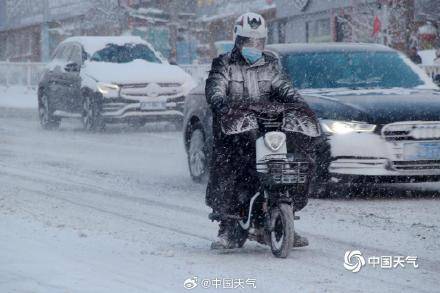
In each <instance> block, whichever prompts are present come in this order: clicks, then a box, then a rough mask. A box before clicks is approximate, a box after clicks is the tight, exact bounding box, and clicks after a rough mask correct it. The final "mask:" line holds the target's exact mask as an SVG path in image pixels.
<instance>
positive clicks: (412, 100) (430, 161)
mask: <svg viewBox="0 0 440 293" xmlns="http://www.w3.org/2000/svg"><path fill="white" fill-rule="evenodd" d="M268 49H269V50H271V51H273V52H275V53H276V54H277V55H278V56H279V57H280V62H281V65H282V66H283V68H284V70H285V72H286V73H287V74H288V75H289V76H290V77H291V80H292V82H293V84H294V86H295V87H296V88H297V89H298V90H299V91H300V92H301V94H302V96H303V97H304V99H305V100H306V102H307V103H308V104H309V105H310V107H311V108H312V109H313V110H314V111H315V113H316V114H317V116H318V118H319V119H320V122H321V126H322V129H323V131H324V133H325V134H326V135H327V137H328V141H329V143H330V147H331V158H327V159H328V160H330V162H329V166H330V167H329V169H328V170H326V171H325V174H321V175H322V176H320V177H321V179H323V178H328V181H327V179H326V180H322V181H324V182H321V185H322V187H323V188H320V189H319V190H321V191H322V192H324V194H325V193H327V192H328V191H329V190H330V188H329V187H331V186H332V185H333V183H343V182H359V183H365V182H414V181H438V180H439V179H440V91H439V89H438V87H437V86H436V85H435V84H434V83H433V82H432V80H431V79H430V78H429V77H428V76H427V75H426V74H425V72H423V70H422V69H421V68H419V67H418V66H416V65H415V64H413V63H412V62H411V61H410V60H409V59H408V58H407V57H405V56H404V55H403V54H401V53H399V52H397V51H395V50H393V49H391V48H388V47H385V46H382V45H375V44H354V43H347V44H344V43H331V44H279V45H270V46H268ZM184 115H185V118H184V132H183V136H184V142H185V148H186V151H187V154H188V164H189V170H190V174H191V177H192V178H193V180H195V181H203V179H204V178H205V176H206V174H207V170H208V166H209V161H210V157H211V146H212V121H211V120H212V117H211V112H210V109H209V107H208V105H207V103H206V99H205V93H204V84H201V85H199V86H198V87H197V88H195V89H194V90H193V91H192V92H191V93H190V94H189V96H188V97H187V99H186V101H185V108H184ZM330 183H332V184H330Z"/></svg>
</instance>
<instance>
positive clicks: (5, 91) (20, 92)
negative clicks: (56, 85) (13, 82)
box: [0, 86, 38, 108]
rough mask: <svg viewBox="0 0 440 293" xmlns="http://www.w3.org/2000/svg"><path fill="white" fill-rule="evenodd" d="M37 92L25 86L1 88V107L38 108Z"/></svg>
mask: <svg viewBox="0 0 440 293" xmlns="http://www.w3.org/2000/svg"><path fill="white" fill-rule="evenodd" d="M37 106H38V104H37V92H36V90H34V89H31V88H27V87H23V86H12V87H4V86H0V107H13V108H37Z"/></svg>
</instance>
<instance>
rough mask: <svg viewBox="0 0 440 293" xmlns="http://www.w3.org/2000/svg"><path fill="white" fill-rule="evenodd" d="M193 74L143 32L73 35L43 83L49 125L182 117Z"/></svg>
mask: <svg viewBox="0 0 440 293" xmlns="http://www.w3.org/2000/svg"><path fill="white" fill-rule="evenodd" d="M193 86H194V81H193V80H192V78H191V77H190V76H189V75H188V74H187V73H185V72H184V71H183V70H182V69H181V68H179V67H178V66H174V65H170V64H169V63H168V62H167V61H166V60H165V59H163V58H162V56H161V55H160V54H159V53H158V52H156V51H155V50H154V49H153V48H152V47H151V46H150V44H149V43H147V42H145V41H144V40H142V39H141V38H139V37H131V36H120V37H95V36H94V37H72V38H68V39H66V40H65V41H63V42H62V43H61V44H60V45H59V46H58V47H57V48H56V50H55V52H54V55H53V58H52V61H51V62H49V63H48V65H47V66H46V70H45V72H44V73H43V76H42V78H41V80H40V82H39V85H38V109H39V116H40V122H41V125H42V126H43V127H44V128H54V127H58V126H59V124H60V120H61V119H62V118H66V117H69V118H74V117H77V118H82V121H83V124H84V128H85V129H88V130H91V129H97V128H102V127H103V126H104V125H105V123H112V122H128V123H130V124H133V125H135V126H141V125H142V124H144V123H146V122H147V121H161V120H162V121H171V122H175V123H181V122H182V120H183V113H182V112H183V103H184V96H185V95H186V94H187V93H188V92H189V90H190V89H191V88H192V87H193Z"/></svg>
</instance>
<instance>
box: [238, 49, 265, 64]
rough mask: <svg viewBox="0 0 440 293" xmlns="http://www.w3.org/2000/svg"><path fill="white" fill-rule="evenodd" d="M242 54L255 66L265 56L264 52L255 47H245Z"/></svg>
mask: <svg viewBox="0 0 440 293" xmlns="http://www.w3.org/2000/svg"><path fill="white" fill-rule="evenodd" d="M241 54H242V55H243V57H244V58H245V59H246V60H247V61H248V62H249V63H250V64H254V63H255V62H257V61H258V60H259V59H260V58H261V57H262V56H263V51H261V50H259V49H257V48H254V47H243V49H242V50H241Z"/></svg>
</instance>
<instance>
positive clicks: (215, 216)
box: [208, 213, 242, 221]
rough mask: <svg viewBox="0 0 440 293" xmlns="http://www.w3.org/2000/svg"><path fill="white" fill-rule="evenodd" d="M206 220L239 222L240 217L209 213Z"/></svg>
mask: <svg viewBox="0 0 440 293" xmlns="http://www.w3.org/2000/svg"><path fill="white" fill-rule="evenodd" d="M208 218H209V219H210V220H211V221H223V220H241V219H242V217H240V216H237V215H228V214H220V213H210V214H209V215H208Z"/></svg>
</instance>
